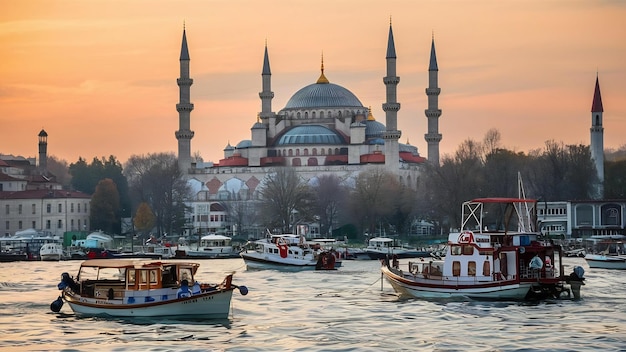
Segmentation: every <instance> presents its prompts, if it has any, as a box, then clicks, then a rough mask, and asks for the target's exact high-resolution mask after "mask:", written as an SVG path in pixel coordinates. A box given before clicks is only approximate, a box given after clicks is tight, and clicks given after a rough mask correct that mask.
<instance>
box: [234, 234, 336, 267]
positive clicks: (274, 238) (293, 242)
mask: <svg viewBox="0 0 626 352" xmlns="http://www.w3.org/2000/svg"><path fill="white" fill-rule="evenodd" d="M240 255H241V257H242V258H243V260H244V262H245V263H246V266H247V267H248V268H251V269H296V270H334V269H335V268H336V267H338V266H340V265H341V261H338V260H337V258H336V257H335V256H334V255H333V254H332V253H331V252H329V251H320V250H316V249H315V248H313V247H311V246H309V245H308V244H307V243H305V241H304V238H303V237H301V236H296V235H293V234H282V235H273V234H270V233H268V235H267V236H266V237H265V238H263V239H260V240H257V241H253V242H249V243H248V244H246V248H245V249H244V250H243V251H242V252H241V253H240Z"/></svg>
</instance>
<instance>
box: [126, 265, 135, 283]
mask: <svg viewBox="0 0 626 352" xmlns="http://www.w3.org/2000/svg"><path fill="white" fill-rule="evenodd" d="M128 284H129V285H131V286H132V285H134V284H135V269H128Z"/></svg>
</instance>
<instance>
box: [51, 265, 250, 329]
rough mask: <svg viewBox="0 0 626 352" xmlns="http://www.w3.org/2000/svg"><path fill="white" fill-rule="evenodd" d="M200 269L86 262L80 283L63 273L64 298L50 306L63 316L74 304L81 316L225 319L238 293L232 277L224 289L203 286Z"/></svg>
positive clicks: (222, 285)
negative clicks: (66, 306) (67, 305)
mask: <svg viewBox="0 0 626 352" xmlns="http://www.w3.org/2000/svg"><path fill="white" fill-rule="evenodd" d="M199 266H200V265H199V264H198V263H190V262H183V261H154V260H131V259H91V260H86V261H84V262H83V263H82V264H81V266H80V269H79V271H78V274H77V275H76V278H75V279H74V278H72V277H70V275H69V274H68V273H63V274H62V276H61V282H60V283H59V285H58V288H59V290H61V296H59V298H57V299H56V300H55V301H53V302H52V303H51V304H50V309H51V310H52V311H53V312H59V311H60V310H61V308H62V307H63V303H64V302H66V303H68V304H69V306H70V308H71V309H72V310H73V311H74V313H75V314H76V315H80V316H112V317H161V316H196V317H202V318H214V319H225V318H227V317H228V315H229V311H230V303H231V298H232V294H233V291H234V290H235V288H238V289H239V291H240V293H241V294H242V295H246V294H247V293H248V289H247V288H246V287H245V286H237V285H235V284H233V282H232V280H233V274H228V275H226V277H225V278H224V279H223V281H222V282H221V283H217V284H209V283H204V282H203V283H201V282H200V280H199V278H197V277H196V273H197V271H198V268H199Z"/></svg>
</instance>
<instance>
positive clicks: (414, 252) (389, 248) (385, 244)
mask: <svg viewBox="0 0 626 352" xmlns="http://www.w3.org/2000/svg"><path fill="white" fill-rule="evenodd" d="M365 253H367V255H368V256H369V257H370V259H384V258H385V257H387V256H389V257H392V256H394V255H395V256H396V258H399V259H403V258H419V257H428V256H430V253H431V251H426V250H420V249H417V248H410V247H406V246H402V245H400V244H398V243H396V240H395V239H393V238H389V237H374V238H371V239H370V240H369V241H368V245H367V247H366V248H365Z"/></svg>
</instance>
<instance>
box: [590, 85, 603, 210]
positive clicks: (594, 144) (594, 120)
mask: <svg viewBox="0 0 626 352" xmlns="http://www.w3.org/2000/svg"><path fill="white" fill-rule="evenodd" d="M603 112H604V108H603V107H602V96H601V95H600V81H599V80H598V75H597V74H596V88H595V91H594V92H593V103H592V104H591V147H590V148H591V158H592V159H593V162H594V164H595V166H596V172H597V174H598V187H597V194H596V196H597V197H599V198H603V196H604V187H603V184H604V127H602V113H603Z"/></svg>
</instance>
